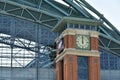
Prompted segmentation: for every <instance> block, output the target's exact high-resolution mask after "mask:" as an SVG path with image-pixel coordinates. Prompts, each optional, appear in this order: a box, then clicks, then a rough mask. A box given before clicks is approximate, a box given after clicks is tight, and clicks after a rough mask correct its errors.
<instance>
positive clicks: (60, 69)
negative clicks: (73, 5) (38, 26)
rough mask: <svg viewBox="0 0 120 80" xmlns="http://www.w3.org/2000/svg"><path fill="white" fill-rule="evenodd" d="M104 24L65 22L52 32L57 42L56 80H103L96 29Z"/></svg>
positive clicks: (82, 20)
mask: <svg viewBox="0 0 120 80" xmlns="http://www.w3.org/2000/svg"><path fill="white" fill-rule="evenodd" d="M100 24H101V21H96V20H91V19H82V18H81V19H78V18H64V19H63V20H62V21H61V23H59V24H57V26H56V27H55V28H54V30H53V31H55V32H59V33H60V36H59V37H58V38H57V39H56V45H57V54H56V75H57V77H56V79H57V80H100V53H99V51H98V36H99V34H98V32H97V31H96V30H97V27H98V26H99V25H100Z"/></svg>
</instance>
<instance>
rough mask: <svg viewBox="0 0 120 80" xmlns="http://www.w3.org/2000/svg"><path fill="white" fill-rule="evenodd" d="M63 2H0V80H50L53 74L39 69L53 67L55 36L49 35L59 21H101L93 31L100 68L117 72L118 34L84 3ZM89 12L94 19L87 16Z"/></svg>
mask: <svg viewBox="0 0 120 80" xmlns="http://www.w3.org/2000/svg"><path fill="white" fill-rule="evenodd" d="M63 2H65V3H66V4H67V5H64V4H61V3H59V2H57V0H56V1H55V0H0V74H1V75H0V79H4V78H3V76H4V75H8V76H6V77H7V78H11V80H24V79H25V80H26V79H27V80H28V78H29V80H39V79H41V80H44V79H45V80H47V79H48V80H54V79H55V71H54V70H50V69H49V70H47V69H45V70H44V69H42V70H40V68H46V67H47V68H48V67H49V68H54V67H55V65H54V58H55V51H56V48H55V38H56V37H57V36H58V35H59V33H54V32H52V29H53V28H55V26H56V25H57V24H59V23H60V22H61V21H62V20H63V18H71V19H73V18H79V19H81V18H82V19H83V18H85V19H86V18H87V19H89V20H99V21H102V22H103V24H101V25H100V26H99V27H98V28H97V29H96V30H97V31H98V32H99V33H100V36H99V48H100V52H101V53H102V54H101V63H102V64H101V65H102V66H101V68H102V69H103V70H104V69H105V70H109V69H111V70H118V69H120V65H119V63H120V58H119V56H120V32H119V30H117V29H116V28H115V27H114V26H113V25H112V24H111V23H110V22H109V21H108V20H107V19H106V18H105V17H104V16H103V15H102V14H101V13H99V12H98V11H97V10H96V9H94V8H93V7H92V6H91V5H89V4H88V3H87V2H86V1H85V0H63ZM90 11H91V12H93V13H94V14H95V15H97V17H98V18H96V17H94V15H92V14H90ZM106 51H107V52H106ZM109 53H110V54H109ZM106 54H107V56H106ZM111 56H112V57H111ZM110 58H111V59H110ZM80 61H81V60H80ZM82 61H86V60H85V59H83V60H82ZM111 63H114V65H111ZM81 64H84V62H83V63H80V65H81ZM116 64H117V65H116ZM86 65H87V64H85V65H84V66H82V67H79V68H80V70H81V69H83V67H84V70H85V71H87V67H86ZM116 66H117V67H116ZM6 67H7V68H6ZM9 67H10V68H9ZM16 67H17V68H16ZM21 67H24V69H23V68H21ZM17 70H18V71H17ZM5 72H6V73H5ZM22 72H23V73H22ZM45 72H46V73H45ZM103 72H104V71H103ZM16 73H17V74H16ZM51 73H52V74H51ZM24 74H27V75H24ZM44 74H45V75H44ZM46 74H47V75H46ZM79 74H81V72H80V73H79ZM86 74H87V72H85V74H84V75H83V76H79V77H80V78H81V77H82V78H83V79H85V78H87V77H85V76H86ZM9 75H11V76H9ZM14 75H16V76H14ZM31 75H32V77H31ZM102 76H104V75H102ZM118 76H119V75H118ZM40 77H41V78H40ZM103 78H104V77H102V79H103ZM111 79H112V78H111ZM118 79H119V78H118ZM113 80H116V78H115V79H113Z"/></svg>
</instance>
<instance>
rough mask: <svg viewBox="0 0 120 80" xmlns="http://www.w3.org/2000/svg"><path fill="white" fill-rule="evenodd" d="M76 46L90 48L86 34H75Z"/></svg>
mask: <svg viewBox="0 0 120 80" xmlns="http://www.w3.org/2000/svg"><path fill="white" fill-rule="evenodd" d="M76 48H78V49H85V50H87V49H90V40H89V36H88V35H79V34H78V35H76Z"/></svg>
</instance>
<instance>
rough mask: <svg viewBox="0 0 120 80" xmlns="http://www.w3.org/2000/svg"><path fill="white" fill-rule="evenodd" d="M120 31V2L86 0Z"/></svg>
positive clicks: (115, 0)
mask: <svg viewBox="0 0 120 80" xmlns="http://www.w3.org/2000/svg"><path fill="white" fill-rule="evenodd" d="M86 1H87V2H88V3H89V4H91V5H92V6H93V7H94V8H95V9H96V10H98V11H99V12H100V13H101V14H103V15H104V16H105V17H106V18H107V19H108V20H109V21H110V22H111V23H112V24H113V25H114V26H115V27H116V28H117V29H119V31H120V9H119V8H120V0H86Z"/></svg>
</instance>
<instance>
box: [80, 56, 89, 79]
mask: <svg viewBox="0 0 120 80" xmlns="http://www.w3.org/2000/svg"><path fill="white" fill-rule="evenodd" d="M78 80H88V57H78Z"/></svg>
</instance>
